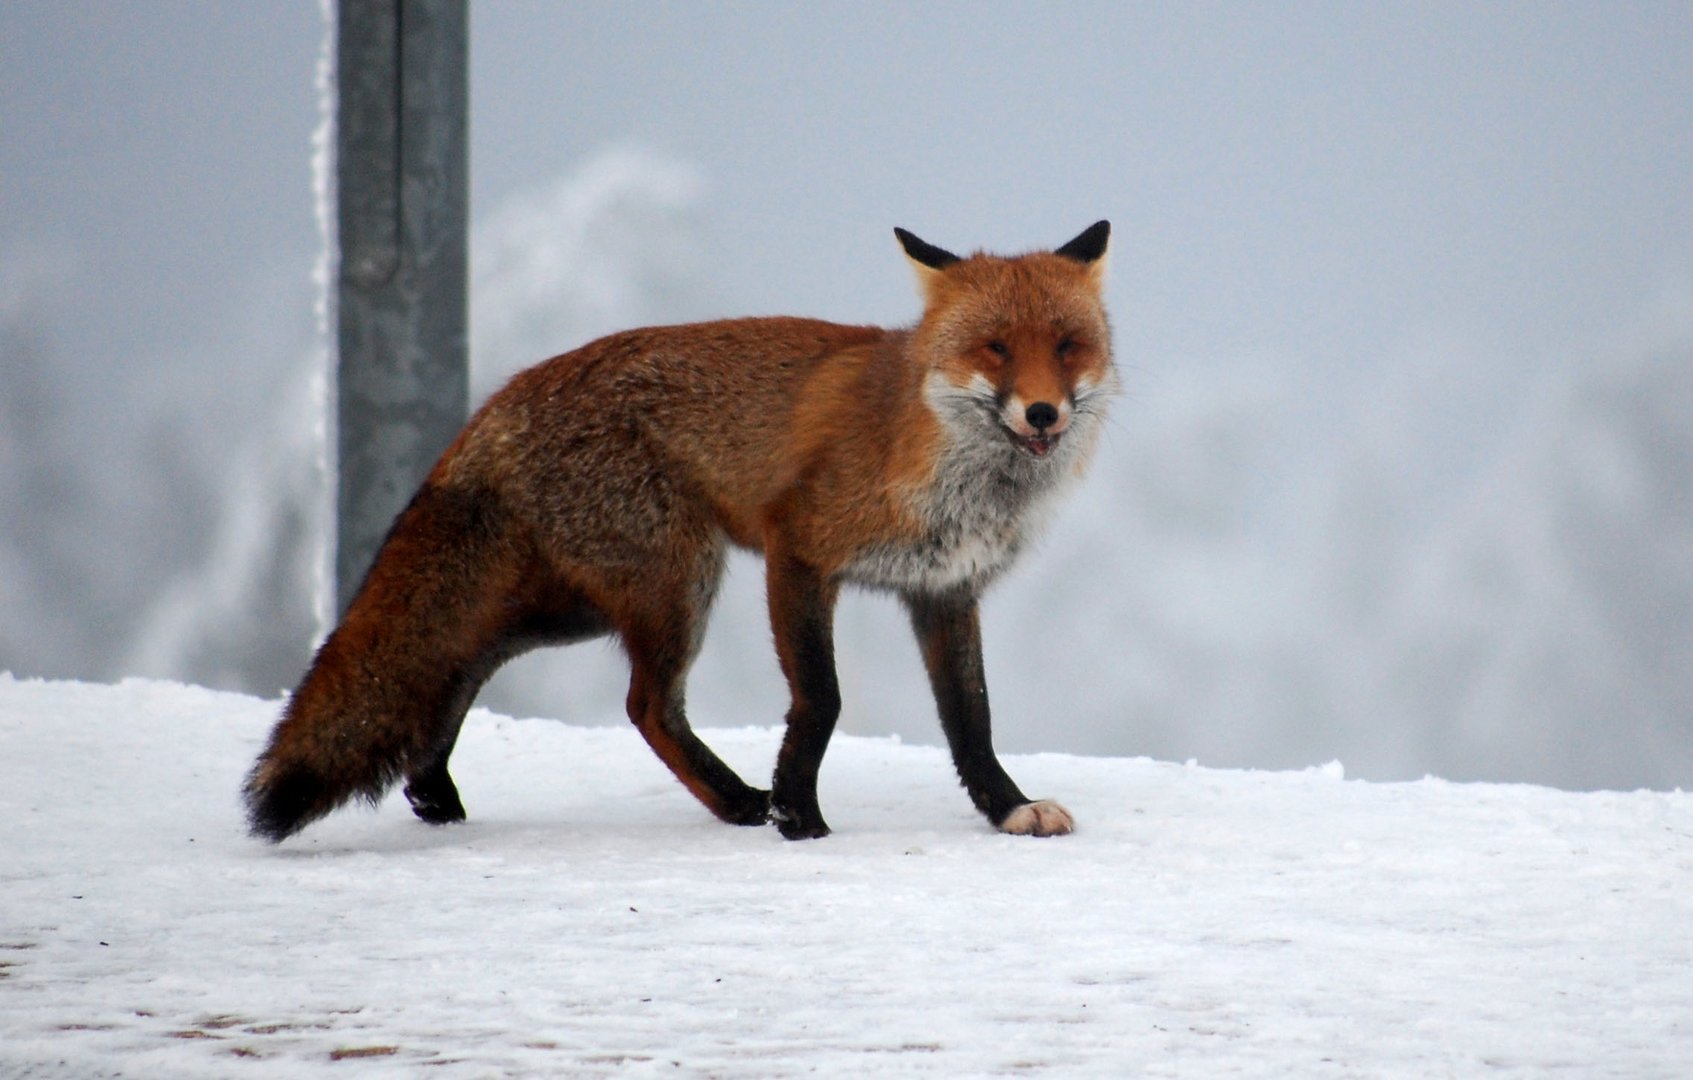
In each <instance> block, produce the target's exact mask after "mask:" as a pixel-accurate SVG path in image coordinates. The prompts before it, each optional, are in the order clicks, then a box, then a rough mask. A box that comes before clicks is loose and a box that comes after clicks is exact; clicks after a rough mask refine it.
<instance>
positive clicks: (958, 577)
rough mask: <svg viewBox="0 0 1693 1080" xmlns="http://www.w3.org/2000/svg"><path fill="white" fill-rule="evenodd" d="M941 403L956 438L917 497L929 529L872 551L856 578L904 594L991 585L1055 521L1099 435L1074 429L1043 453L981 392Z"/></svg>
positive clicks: (853, 570)
mask: <svg viewBox="0 0 1693 1080" xmlns="http://www.w3.org/2000/svg"><path fill="white" fill-rule="evenodd" d="M931 403H932V405H933V407H934V408H935V411H936V414H937V416H939V417H940V419H941V421H942V427H943V429H944V430H945V432H946V444H945V447H944V448H943V450H942V452H941V455H940V458H939V460H938V461H937V463H936V468H935V473H934V477H933V480H932V481H931V482H930V483H929V484H928V485H927V486H926V487H924V488H922V489H920V490H919V491H917V492H914V493H913V494H912V496H911V499H912V502H911V510H912V511H913V512H914V514H915V516H916V517H917V518H918V519H919V520H920V521H922V522H923V523H924V530H923V533H922V535H921V536H920V537H919V538H918V539H916V540H913V541H907V542H901V543H886V544H878V545H875V546H874V547H871V548H869V549H867V550H866V551H865V552H864V553H863V554H861V555H860V556H859V557H858V558H857V559H856V560H854V562H853V563H852V564H851V565H850V566H849V567H848V568H847V571H846V576H847V577H848V578H849V579H850V580H853V581H856V582H859V583H861V584H865V585H873V586H878V587H882V588H892V589H898V590H901V591H910V590H915V591H923V592H937V591H943V590H947V589H951V588H955V587H958V586H968V587H971V588H974V589H980V588H982V587H983V586H985V585H986V584H987V583H988V582H989V581H990V580H992V579H993V578H994V577H995V576H997V575H998V574H999V573H1000V572H1001V571H1003V570H1004V569H1005V568H1006V567H1008V566H1009V565H1010V564H1011V562H1012V560H1013V559H1015V558H1016V557H1017V554H1018V553H1019V552H1020V551H1021V550H1022V549H1023V548H1024V547H1026V546H1027V545H1028V543H1029V542H1030V541H1031V540H1032V539H1033V538H1034V536H1035V534H1036V533H1038V531H1039V530H1040V528H1041V527H1042V526H1044V525H1045V523H1046V520H1047V518H1049V517H1050V515H1051V510H1052V504H1053V501H1054V499H1055V497H1056V496H1057V495H1059V494H1060V493H1061V492H1062V491H1063V489H1064V488H1065V487H1067V486H1068V482H1069V481H1070V480H1071V479H1072V478H1073V477H1074V476H1075V475H1076V473H1077V471H1078V468H1079V466H1080V464H1081V462H1082V459H1083V458H1084V457H1085V455H1086V452H1087V449H1088V447H1087V445H1086V444H1087V443H1089V442H1091V441H1092V440H1091V438H1090V436H1091V434H1092V433H1091V432H1090V431H1085V430H1084V431H1072V432H1071V433H1070V434H1069V435H1067V436H1066V437H1065V439H1064V441H1063V442H1061V443H1059V444H1058V445H1057V446H1056V447H1054V448H1053V450H1052V452H1051V453H1049V454H1047V455H1046V456H1044V457H1040V458H1037V457H1035V456H1033V455H1031V454H1029V453H1028V452H1026V451H1024V450H1022V449H1019V448H1018V447H1017V446H1016V445H1015V444H1014V443H1013V442H1012V441H1011V439H1010V438H1009V437H1008V435H1007V434H1006V432H1005V430H1004V429H1003V428H1002V427H1001V426H1000V425H999V423H998V421H997V420H996V419H994V415H993V410H991V409H984V408H983V407H982V406H981V404H980V402H978V401H976V400H973V398H971V397H964V396H958V397H950V398H942V399H938V400H937V399H936V398H935V397H933V396H932V397H931ZM1091 419H1092V418H1089V422H1088V423H1086V424H1084V427H1091V426H1092V425H1091ZM1077 436H1080V437H1079V438H1078V437H1077Z"/></svg>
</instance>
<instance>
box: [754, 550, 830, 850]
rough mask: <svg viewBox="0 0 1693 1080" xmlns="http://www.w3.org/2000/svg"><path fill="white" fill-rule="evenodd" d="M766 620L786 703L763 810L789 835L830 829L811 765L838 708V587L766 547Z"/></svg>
mask: <svg viewBox="0 0 1693 1080" xmlns="http://www.w3.org/2000/svg"><path fill="white" fill-rule="evenodd" d="M765 563H766V574H767V576H768V579H769V580H768V591H769V600H770V626H771V629H772V631H774V633H775V637H776V656H777V659H778V660H780V661H781V664H782V674H783V675H784V676H786V678H787V680H788V691H789V693H790V695H791V697H792V704H791V705H790V706H789V708H788V728H787V732H786V734H784V735H783V737H782V749H781V752H780V753H779V754H778V755H777V758H776V776H775V779H774V780H773V781H772V783H771V785H770V817H771V819H772V820H773V821H775V822H776V827H777V828H779V829H781V830H782V835H783V836H785V837H787V838H788V839H789V840H811V839H816V838H817V837H820V836H828V835H829V824H828V822H826V821H824V820H823V812H822V810H820V809H819V808H818V806H817V771H818V769H819V768H820V767H821V766H822V764H823V752H824V751H825V750H827V749H828V748H829V736H830V735H831V734H833V733H834V730H835V720H836V718H837V717H839V716H840V712H841V689H840V684H839V682H838V680H837V679H836V677H835V638H834V625H833V624H834V618H835V597H836V595H837V587H836V586H835V585H834V584H833V583H832V582H830V581H828V580H826V579H825V578H824V577H823V576H822V575H820V574H819V573H818V572H817V571H816V570H815V569H814V568H812V567H810V566H807V565H805V564H804V563H802V562H800V561H799V560H797V559H794V558H792V557H791V556H788V555H786V554H784V553H782V552H780V551H777V550H773V549H772V550H769V551H767V552H766V555H765Z"/></svg>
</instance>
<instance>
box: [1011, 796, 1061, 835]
mask: <svg viewBox="0 0 1693 1080" xmlns="http://www.w3.org/2000/svg"><path fill="white" fill-rule="evenodd" d="M1075 828H1076V820H1075V819H1074V818H1072V817H1071V816H1070V811H1068V810H1066V809H1064V808H1063V807H1062V806H1059V805H1058V804H1057V803H1055V802H1053V801H1052V800H1051V799H1042V800H1041V801H1039V802H1032V803H1024V804H1023V805H1022V806H1019V807H1018V808H1017V809H1015V810H1013V811H1011V813H1009V814H1007V815H1005V820H1004V821H1002V822H1000V823H999V831H1000V832H1008V833H1013V834H1015V835H1017V836H1063V835H1065V834H1066V833H1070V832H1074V831H1075Z"/></svg>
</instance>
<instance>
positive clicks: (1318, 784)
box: [0, 675, 1693, 1078]
mask: <svg viewBox="0 0 1693 1080" xmlns="http://www.w3.org/2000/svg"><path fill="white" fill-rule="evenodd" d="M277 708H278V704H277V702H275V701H264V700H259V699H256V698H252V697H246V696H242V695H238V694H231V693H220V692H214V691H210V690H205V689H200V688H196V687H190V686H182V685H176V684H171V683H163V682H149V681H139V680H131V681H126V682H124V683H121V684H119V685H116V686H98V685H91V684H83V683H65V682H39V681H23V680H18V679H15V678H13V677H11V676H9V675H0V817H3V819H4V820H5V822H6V825H7V828H6V834H5V840H4V842H3V845H4V846H3V849H0V851H3V856H0V1075H4V1076H7V1077H13V1076H22V1077H77V1078H85V1077H96V1076H135V1077H156V1076H171V1077H186V1078H193V1077H218V1078H224V1077H245V1076H252V1077H267V1076H290V1077H292V1076H301V1075H348V1076H378V1075H380V1076H414V1075H428V1076H436V1077H443V1078H453V1077H489V1076H499V1077H554V1076H600V1075H604V1076H611V1075H616V1076H637V1077H639V1076H681V1077H703V1076H734V1077H781V1076H793V1075H799V1074H810V1073H815V1074H820V1075H832V1076H847V1075H851V1076H879V1075H894V1076H937V1077H957V1076H991V1075H999V1074H1016V1075H1031V1076H1043V1075H1044V1076H1066V1077H1068V1076H1087V1075H1094V1076H1154V1077H1155V1076H1221V1075H1248V1076H1297V1077H1342V1076H1436V1075H1460V1076H1477V1075H1485V1076H1501V1077H1509V1076H1543V1075H1548V1074H1568V1075H1575V1076H1581V1077H1607V1076H1612V1077H1631V1078H1633V1077H1671V1076H1681V1075H1685V1071H1684V1070H1685V1069H1686V1065H1687V1062H1689V1061H1693V934H1690V933H1689V931H1688V927H1689V926H1693V797H1690V796H1689V795H1688V794H1686V793H1683V792H1680V791H1677V792H1634V793H1618V792H1597V793H1570V792H1560V791H1555V790H1551V789H1547V788H1539V787H1531V786H1524V785H1492V784H1453V783H1447V782H1444V781H1440V780H1433V779H1425V780H1422V781H1419V782H1413V783H1392V784H1386V783H1367V782H1362V781H1357V780H1346V779H1344V775H1345V772H1344V769H1343V768H1342V767H1341V766H1340V765H1339V764H1338V763H1329V764H1326V765H1321V766H1318V767H1314V768H1311V769H1306V770H1303V771H1292V772H1242V771H1223V770H1214V769H1206V768H1200V767H1198V766H1195V765H1191V764H1189V765H1178V764H1169V763H1162V762H1156V761H1151V760H1146V759H1126V758H1084V757H1075V756H1069V755H1062V754H1036V755H1028V756H1013V757H1009V758H1008V759H1007V763H1008V767H1009V768H1010V770H1011V771H1012V773H1013V774H1014V775H1015V776H1017V777H1018V779H1019V780H1020V781H1021V782H1022V784H1023V786H1024V788H1025V789H1026V790H1028V791H1030V792H1031V793H1032V794H1037V795H1040V796H1048V795H1050V796H1052V797H1055V798H1058V799H1061V800H1062V801H1063V802H1064V803H1065V805H1067V806H1068V807H1069V808H1070V809H1071V810H1072V811H1073V812H1074V813H1075V814H1076V817H1077V824H1078V831H1077V832H1076V833H1075V835H1073V836H1070V837H1066V838H1062V839H1055V840H1031V839H1027V838H1022V837H1011V836H1003V835H1000V834H997V833H995V832H993V831H991V830H990V829H989V828H988V827H987V826H986V824H985V823H984V822H983V821H982V820H981V819H980V818H979V817H977V816H976V814H975V812H974V811H973V810H971V808H970V807H969V805H968V802H967V800H966V799H965V797H964V795H963V793H962V791H960V790H959V789H958V787H957V784H956V782H955V781H954V779H953V777H952V774H951V769H950V765H949V763H948V762H947V760H946V757H945V754H944V752H942V751H940V750H937V749H933V748H928V747H913V746H909V745H904V744H902V743H900V742H899V741H897V740H894V739H887V738H878V739H871V738H861V737H851V736H841V737H838V739H837V741H836V743H835V745H834V746H833V747H832V749H831V751H830V755H829V758H828V760H827V762H826V764H825V766H824V772H823V784H822V797H823V805H824V807H825V810H826V812H827V813H828V815H829V819H830V822H831V824H832V825H833V826H834V828H835V835H833V836H831V837H829V838H828V839H825V840H821V841H813V842H806V843H786V842H783V841H782V840H781V839H780V838H779V837H778V835H777V834H776V832H775V830H773V829H736V828H731V827H728V826H724V825H721V824H718V823H717V822H715V821H713V820H711V819H710V818H708V817H707V815H706V814H705V812H704V811H703V810H702V809H701V808H700V807H699V806H698V805H697V804H696V803H695V802H694V801H693V800H692V799H691V798H690V797H689V796H688V795H687V794H686V793H685V792H684V791H683V790H682V789H681V788H680V786H679V785H677V784H676V783H675V782H674V781H673V780H671V779H670V778H669V776H668V774H667V773H666V772H665V771H664V769H663V767H662V766H661V765H660V764H659V763H658V762H657V761H656V760H655V759H654V758H653V757H652V756H651V754H650V753H649V752H648V751H647V750H646V749H645V748H644V746H642V744H641V743H640V741H639V739H638V738H637V737H636V735H635V734H634V733H633V732H632V731H631V730H628V729H626V728H612V727H592V728H586V727H573V726H567V725H563V724H560V723H557V722H553V721H538V720H516V719H509V718H506V717H503V716H498V715H495V714H492V713H490V712H487V711H486V710H480V709H479V710H477V711H476V712H474V713H473V714H472V716H471V718H470V721H469V722H468V723H467V725H466V728H465V732H464V737H463V739H462V741H461V744H460V750H459V752H458V754H457V755H456V756H455V759H454V760H455V774H456V776H457V778H458V780H459V784H460V788H461V790H462V791H463V793H464V796H465V799H466V803H467V806H468V807H469V810H470V813H471V818H472V820H471V821H470V822H469V823H467V824H465V825H461V826H452V827H447V828H429V827H426V826H423V825H421V824H419V823H418V822H416V821H414V820H413V819H412V817H411V816H410V814H409V813H408V812H407V811H406V810H405V808H404V805H403V801H401V800H398V799H394V800H390V801H389V802H386V803H385V804H384V805H383V806H382V807H381V808H380V809H379V810H378V811H377V812H374V813H372V812H368V811H363V810H350V811H344V812H342V813H340V814H337V815H335V816H333V817H331V818H329V819H328V820H326V821H324V822H321V823H319V824H318V825H316V826H314V827H312V828H310V829H309V830H308V831H307V832H305V833H304V834H302V835H301V836H300V837H297V838H295V839H294V840H291V841H289V842H288V843H286V844H283V845H281V846H280V847H270V846H266V845H264V844H260V843H258V842H255V841H253V840H251V839H249V838H247V837H246V836H245V835H244V833H243V831H242V822H241V817H240V810H239V806H238V803H237V798H236V789H237V787H238V785H239V782H240V779H241V776H242V774H243V773H244V771H245V769H246V768H247V766H248V764H249V762H250V761H251V759H252V756H253V755H254V754H255V753H256V751H257V749H258V747H259V745H260V742H261V740H262V739H263V737H264V735H265V734H266V732H267V730H268V728H269V726H270V724H271V722H272V720H273V719H274V717H275V714H276V712H277ZM913 708H915V706H913ZM707 738H708V741H710V742H711V743H712V744H713V745H714V746H715V747H717V748H718V749H719V750H720V751H721V752H722V754H723V755H724V756H725V758H727V759H728V760H729V761H730V762H731V763H732V764H734V765H735V766H736V767H737V768H739V769H740V770H741V771H743V773H745V774H747V775H749V776H752V775H759V774H764V773H767V772H768V769H769V766H770V763H771V761H772V758H773V756H774V752H775V747H776V743H777V739H778V736H777V733H776V732H775V731H773V730H770V729H762V728H746V729H726V730H713V731H710V732H709V733H708V734H707ZM332 1063H333V1064H332ZM425 1065H428V1066H432V1067H431V1068H429V1069H427V1070H421V1069H420V1067H421V1066H425Z"/></svg>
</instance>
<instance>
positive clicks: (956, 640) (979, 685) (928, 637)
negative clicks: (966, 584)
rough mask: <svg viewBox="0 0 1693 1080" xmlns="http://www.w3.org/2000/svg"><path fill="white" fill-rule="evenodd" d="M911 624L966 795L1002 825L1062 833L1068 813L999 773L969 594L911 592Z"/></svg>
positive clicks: (1035, 832) (1069, 825)
mask: <svg viewBox="0 0 1693 1080" xmlns="http://www.w3.org/2000/svg"><path fill="white" fill-rule="evenodd" d="M905 607H906V610H907V611H908V612H909V613H910V615H911V626H912V629H914V630H915V631H916V633H917V643H918V645H919V646H921V647H922V650H923V666H924V667H925V668H927V669H928V672H929V685H930V687H931V688H932V689H933V690H934V692H935V705H936V707H937V708H938V709H939V711H940V718H941V728H942V730H944V731H945V732H946V741H947V746H948V747H950V748H951V750H952V762H953V765H954V766H955V767H956V768H957V769H958V778H959V779H960V780H961V781H963V783H964V789H965V790H966V791H968V792H969V793H970V801H971V802H973V803H975V804H976V808H977V809H978V810H980V811H981V812H982V813H983V814H985V815H987V819H988V820H989V821H991V822H993V823H994V825H995V826H997V827H998V828H999V829H1000V830H1001V831H1003V832H1008V833H1019V834H1022V835H1026V836H1062V835H1063V834H1065V833H1068V832H1070V831H1071V830H1072V829H1074V828H1075V822H1074V820H1073V819H1072V818H1071V817H1070V812H1069V811H1068V810H1066V809H1064V807H1062V806H1060V805H1059V804H1058V803H1056V802H1053V801H1051V800H1050V799H1042V800H1039V801H1034V800H1031V799H1030V798H1029V797H1028V796H1026V795H1024V794H1023V792H1022V791H1021V790H1020V789H1019V788H1018V787H1017V784H1016V782H1015V781H1013V780H1012V779H1011V777H1010V776H1009V775H1007V774H1006V771H1005V768H1004V767H1003V766H1002V765H1000V763H999V758H998V757H997V756H996V755H995V754H994V750H993V732H992V724H991V721H990V718H989V714H988V684H987V677H986V675H985V673H984V672H983V669H982V629H981V622H980V620H979V617H978V615H977V609H976V597H975V596H974V594H972V593H970V592H968V591H966V590H962V589H960V590H954V591H951V592H946V593H910V594H907V595H906V597H905Z"/></svg>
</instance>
